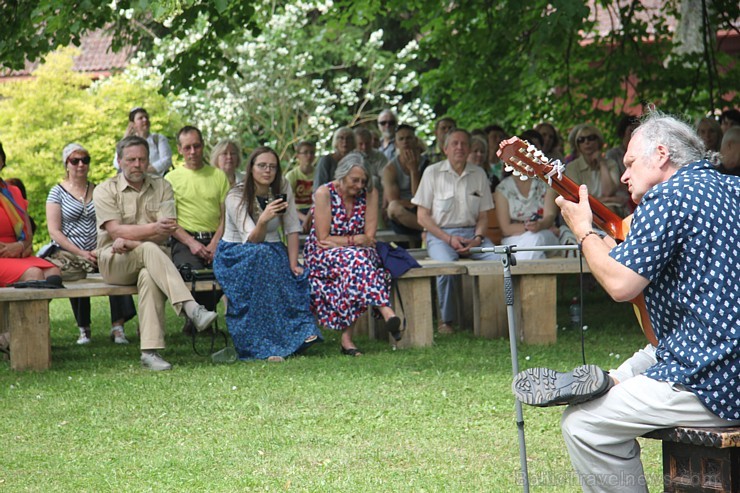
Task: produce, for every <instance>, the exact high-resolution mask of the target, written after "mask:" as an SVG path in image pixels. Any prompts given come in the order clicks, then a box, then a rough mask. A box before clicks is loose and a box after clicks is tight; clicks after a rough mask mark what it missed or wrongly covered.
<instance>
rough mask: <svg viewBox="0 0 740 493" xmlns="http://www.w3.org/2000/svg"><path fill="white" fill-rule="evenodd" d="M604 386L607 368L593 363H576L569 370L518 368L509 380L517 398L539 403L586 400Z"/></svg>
mask: <svg viewBox="0 0 740 493" xmlns="http://www.w3.org/2000/svg"><path fill="white" fill-rule="evenodd" d="M607 387H608V380H607V376H606V372H604V370H602V369H601V368H599V367H598V366H596V365H585V366H579V367H578V368H576V369H574V370H573V371H570V372H558V371H555V370H551V369H549V368H530V369H529V370H525V371H523V372H520V373H519V374H518V375H517V376H516V377H515V378H514V382H513V383H512V384H511V389H512V391H513V392H514V395H515V396H516V398H517V399H519V400H520V401H521V402H523V403H525V404H528V405H530V406H538V407H547V406H562V405H568V404H579V403H582V402H586V401H589V400H591V399H593V398H594V397H597V396H598V395H600V394H601V393H602V392H603V391H604V390H606V388H607Z"/></svg>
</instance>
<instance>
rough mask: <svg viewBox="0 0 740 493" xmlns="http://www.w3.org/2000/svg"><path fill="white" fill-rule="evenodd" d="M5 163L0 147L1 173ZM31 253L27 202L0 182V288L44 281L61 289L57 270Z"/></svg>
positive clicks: (13, 188)
mask: <svg viewBox="0 0 740 493" xmlns="http://www.w3.org/2000/svg"><path fill="white" fill-rule="evenodd" d="M6 159H7V158H6V155H5V150H4V149H3V145H2V143H0V171H2V170H3V169H5V165H6V163H7V161H6ZM32 253H33V233H32V232H31V223H30V221H29V219H28V201H26V200H25V199H24V198H23V196H22V195H21V191H20V190H18V188H17V187H15V186H13V185H9V184H8V183H6V182H5V180H3V179H2V178H0V287H5V286H7V285H8V284H12V283H14V282H18V281H38V280H43V279H46V280H48V281H49V282H51V283H53V284H59V285H61V283H62V278H61V272H60V271H59V269H58V268H57V267H56V266H55V265H54V264H52V263H50V262H48V261H46V260H44V259H41V258H38V257H34V256H32Z"/></svg>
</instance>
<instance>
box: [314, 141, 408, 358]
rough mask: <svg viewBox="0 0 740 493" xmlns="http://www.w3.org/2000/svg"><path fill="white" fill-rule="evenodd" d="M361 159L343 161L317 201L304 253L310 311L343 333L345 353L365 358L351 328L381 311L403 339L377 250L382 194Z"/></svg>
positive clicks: (355, 156) (352, 155) (358, 156)
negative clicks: (372, 310)
mask: <svg viewBox="0 0 740 493" xmlns="http://www.w3.org/2000/svg"><path fill="white" fill-rule="evenodd" d="M369 178H370V177H369V173H368V172H367V170H366V169H365V166H364V164H363V158H362V155H361V154H360V153H356V152H353V153H350V154H348V155H347V156H345V157H344V158H343V159H342V161H340V163H339V166H338V167H337V172H336V175H335V179H334V181H331V182H329V183H327V184H326V185H323V186H321V187H319V189H318V190H317V191H316V193H315V195H314V206H313V217H314V225H313V227H312V228H311V232H310V234H309V237H308V240H307V241H306V245H305V247H304V250H303V256H304V258H305V261H306V267H307V268H308V269H309V280H310V282H311V309H312V310H313V312H314V314H315V315H316V318H317V320H318V322H319V324H320V325H321V326H323V327H326V328H328V329H333V330H340V331H342V336H341V352H342V354H346V355H348V356H360V355H361V354H362V352H361V351H360V350H359V349H358V348H357V346H356V345H355V343H354V342H353V341H352V325H353V324H354V323H355V321H356V320H357V319H358V318H359V317H360V316H361V315H362V314H363V313H364V312H365V310H366V309H367V307H368V306H373V307H376V308H377V310H378V311H379V312H380V315H381V316H382V317H383V318H384V319H385V321H386V327H387V329H388V331H389V332H390V333H391V334H392V335H393V336H394V337H395V338H396V339H397V340H398V339H400V336H401V333H400V325H401V321H400V319H399V318H398V317H397V316H396V314H395V313H394V312H393V309H392V308H391V306H390V299H389V298H390V276H389V274H388V271H386V270H385V269H384V268H383V266H382V264H381V262H380V257H379V256H378V252H377V251H376V250H375V232H376V227H377V223H378V218H377V215H378V192H377V190H375V189H374V188H373V187H372V181H370V179H369Z"/></svg>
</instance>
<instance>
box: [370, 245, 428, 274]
mask: <svg viewBox="0 0 740 493" xmlns="http://www.w3.org/2000/svg"><path fill="white" fill-rule="evenodd" d="M375 248H376V249H377V250H378V255H379V256H380V261H381V262H382V263H383V267H385V268H386V270H387V271H388V272H390V274H391V279H398V278H399V277H401V276H402V275H404V274H405V273H406V272H407V271H408V270H409V269H414V268H416V267H421V265H419V262H417V261H416V259H415V258H414V257H412V256H411V254H410V253H409V252H407V251H406V249H405V248H403V247H400V246H398V245H396V244H395V243H392V242H391V243H386V242H385V241H378V242H376V243H375Z"/></svg>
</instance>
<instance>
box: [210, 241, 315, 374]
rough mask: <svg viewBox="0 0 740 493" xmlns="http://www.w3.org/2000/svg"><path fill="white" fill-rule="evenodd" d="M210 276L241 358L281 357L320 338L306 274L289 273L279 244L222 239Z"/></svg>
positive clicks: (282, 249)
mask: <svg viewBox="0 0 740 493" xmlns="http://www.w3.org/2000/svg"><path fill="white" fill-rule="evenodd" d="M213 272H214V274H215V276H216V279H217V280H218V282H219V284H220V285H221V288H222V289H223V292H224V294H225V295H226V297H227V298H228V304H227V310H226V325H227V327H228V328H229V333H230V334H231V338H232V340H233V341H234V347H235V348H236V352H237V353H238V354H239V357H240V358H241V359H245V360H248V359H267V358H268V357H270V356H282V357H286V356H290V355H292V354H294V353H295V352H296V351H297V350H298V349H300V348H301V346H302V345H303V343H304V341H305V340H306V339H307V338H309V337H311V336H314V335H315V336H317V337H318V339H319V340H323V338H322V337H321V332H320V331H319V329H318V327H317V326H316V321H315V319H314V316H313V314H312V313H311V307H310V303H311V296H310V292H309V284H308V273H307V272H304V273H303V274H302V275H300V276H296V275H294V274H293V272H292V271H291V270H290V262H289V260H288V251H287V249H286V248H285V245H283V244H282V243H279V242H276V243H232V242H227V241H221V242H220V243H219V245H218V249H217V250H216V256H215V259H214V261H213Z"/></svg>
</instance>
